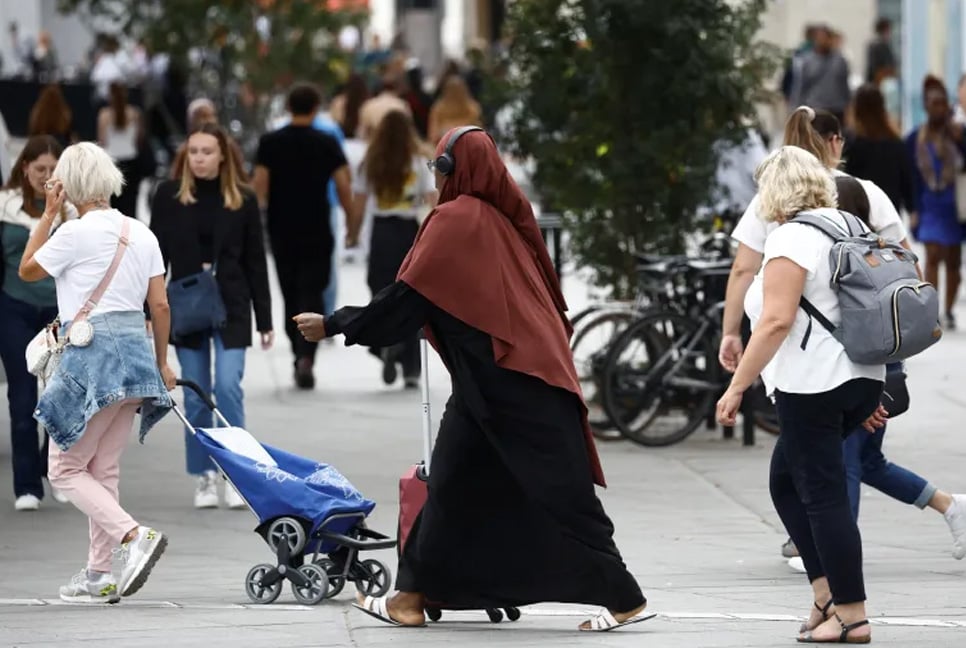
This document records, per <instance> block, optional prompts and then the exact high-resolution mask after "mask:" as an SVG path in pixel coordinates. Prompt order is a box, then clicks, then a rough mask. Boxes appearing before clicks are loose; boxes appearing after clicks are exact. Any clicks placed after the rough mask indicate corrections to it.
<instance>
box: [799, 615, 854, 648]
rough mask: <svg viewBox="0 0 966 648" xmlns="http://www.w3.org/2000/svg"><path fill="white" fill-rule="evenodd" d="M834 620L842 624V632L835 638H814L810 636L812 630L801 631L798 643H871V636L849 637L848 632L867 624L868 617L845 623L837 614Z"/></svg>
mask: <svg viewBox="0 0 966 648" xmlns="http://www.w3.org/2000/svg"><path fill="white" fill-rule="evenodd" d="M835 618H836V620H838V622H839V625H840V626H842V634H840V635H839V636H838V638H837V639H814V638H813V637H812V631H811V630H809V631H808V632H804V633H802V636H800V637H799V638H798V643H838V644H867V643H872V636H871V635H869V636H868V637H850V636H849V633H850V632H852V631H853V630H855V629H857V628H861V627H862V626H867V625H869V620H868V619H863V620H861V621H856V622H855V623H850V624H848V625H846V624H845V621H843V620H842V617H840V616H839V615H838V614H836V615H835Z"/></svg>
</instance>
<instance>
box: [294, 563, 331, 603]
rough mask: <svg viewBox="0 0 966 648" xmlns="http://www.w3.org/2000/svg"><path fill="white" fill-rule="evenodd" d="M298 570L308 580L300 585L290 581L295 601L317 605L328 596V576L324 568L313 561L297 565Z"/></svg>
mask: <svg viewBox="0 0 966 648" xmlns="http://www.w3.org/2000/svg"><path fill="white" fill-rule="evenodd" d="M298 571H299V573H300V574H301V575H302V576H304V577H305V578H307V579H308V581H309V582H308V583H306V584H305V585H302V586H300V585H299V584H298V583H294V582H293V583H292V594H293V595H294V596H295V600H296V601H298V602H299V603H301V604H302V605H317V604H319V603H321V602H322V600H323V599H325V598H328V597H327V594H328V593H329V577H328V576H327V575H326V572H325V569H323V568H322V567H320V566H319V565H316V564H313V563H306V564H304V565H302V566H301V567H299V570H298Z"/></svg>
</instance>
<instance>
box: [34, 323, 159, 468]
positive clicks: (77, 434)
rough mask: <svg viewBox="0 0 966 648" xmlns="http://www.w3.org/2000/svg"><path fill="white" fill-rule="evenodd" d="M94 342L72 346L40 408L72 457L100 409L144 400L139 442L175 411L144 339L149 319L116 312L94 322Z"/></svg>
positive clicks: (43, 419) (52, 435)
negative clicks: (73, 448)
mask: <svg viewBox="0 0 966 648" xmlns="http://www.w3.org/2000/svg"><path fill="white" fill-rule="evenodd" d="M89 321H90V323H91V324H92V325H93V327H94V339H93V341H92V342H91V343H90V344H89V345H88V346H86V347H75V346H71V345H67V347H66V348H65V349H64V351H63V355H62V356H61V361H60V365H59V366H58V367H57V370H56V371H55V373H54V375H53V376H52V377H51V379H50V381H49V382H48V383H47V389H45V390H44V393H43V394H42V395H41V397H40V401H39V402H38V403H37V409H36V410H35V411H34V418H35V419H37V421H38V422H39V423H40V424H41V425H43V426H44V428H46V430H47V432H48V434H50V438H51V440H53V441H54V443H56V444H57V446H58V447H59V448H60V449H61V450H63V451H67V450H68V449H70V447H71V446H72V445H74V444H75V443H77V440H78V439H80V438H81V436H82V435H83V434H84V430H85V429H86V428H87V422H88V421H90V420H91V417H92V416H94V415H95V414H96V413H97V412H99V411H100V410H101V409H103V408H105V407H108V406H109V405H111V404H113V403H116V402H118V401H122V400H126V399H129V398H142V399H144V400H143V403H142V405H141V431H140V435H139V439H140V441H141V442H142V443H143V442H144V436H145V435H146V434H147V433H148V430H150V429H151V428H152V427H154V425H155V424H156V423H157V422H158V421H160V420H161V419H162V418H163V417H164V415H165V414H167V413H168V412H169V411H170V410H171V408H172V407H173V402H172V400H171V396H169V395H168V390H167V389H165V386H164V382H163V381H162V380H161V373H160V372H159V371H158V367H157V363H156V361H155V358H154V354H153V353H152V349H151V343H150V341H149V339H148V337H147V335H146V333H145V326H144V313H142V312H140V311H134V312H130V311H129V312H114V313H105V314H103V315H96V316H94V317H92V318H90V320H89Z"/></svg>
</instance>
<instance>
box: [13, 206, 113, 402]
mask: <svg viewBox="0 0 966 648" xmlns="http://www.w3.org/2000/svg"><path fill="white" fill-rule="evenodd" d="M122 218H123V219H124V220H123V221H122V222H121V236H120V238H119V239H118V242H117V250H116V251H115V252H114V259H113V260H112V261H111V265H110V267H109V268H108V269H107V274H105V275H104V278H103V279H101V282H100V283H99V284H97V288H95V289H94V292H93V294H92V295H91V297H90V299H88V300H87V302H86V303H85V304H84V305H83V306H82V307H81V309H80V311H78V313H77V315H76V316H75V317H74V320H73V321H72V322H71V323H70V326H68V327H67V333H66V335H65V336H64V338H63V339H62V338H61V337H60V318H57V319H55V320H54V321H53V322H51V323H50V324H48V325H47V326H45V327H44V329H43V330H42V331H40V332H39V333H37V335H35V336H34V338H33V339H32V340H31V341H30V343H29V344H27V348H26V350H25V351H24V356H25V358H26V360H27V371H29V372H30V373H31V374H32V375H34V376H37V377H38V378H39V379H40V382H41V385H42V386H44V387H46V385H47V382H48V381H49V380H50V377H51V376H53V375H54V371H56V370H57V365H59V364H60V356H61V354H62V353H63V352H64V347H66V346H67V345H68V344H70V345H71V346H76V347H86V346H87V345H89V344H90V343H91V341H92V340H93V339H94V327H93V325H92V324H91V323H90V322H89V321H87V317H88V316H89V315H90V314H91V311H93V310H94V308H95V307H96V306H97V302H99V301H100V300H101V297H103V296H104V292H105V291H106V290H107V287H108V286H109V285H110V283H111V279H113V278H114V274H115V273H116V272H117V269H118V266H120V265H121V258H122V257H123V256H124V250H126V249H127V246H128V243H129V241H128V235H129V234H130V232H131V221H129V220H128V218H127V217H126V216H123V217H122Z"/></svg>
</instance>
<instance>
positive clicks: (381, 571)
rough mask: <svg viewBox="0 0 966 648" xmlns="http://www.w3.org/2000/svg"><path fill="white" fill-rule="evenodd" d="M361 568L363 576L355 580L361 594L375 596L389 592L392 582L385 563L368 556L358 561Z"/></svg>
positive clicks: (390, 573)
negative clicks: (366, 558)
mask: <svg viewBox="0 0 966 648" xmlns="http://www.w3.org/2000/svg"><path fill="white" fill-rule="evenodd" d="M359 567H361V568H362V573H363V574H365V577H364V578H360V579H359V580H357V581H356V589H357V590H358V591H359V593H360V594H362V595H363V596H374V597H376V598H378V597H380V596H385V595H386V594H387V593H389V587H390V584H391V582H392V572H391V571H389V567H388V566H386V564H385V563H381V562H379V561H378V560H374V559H372V558H370V559H369V560H363V561H362V562H361V563H359Z"/></svg>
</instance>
